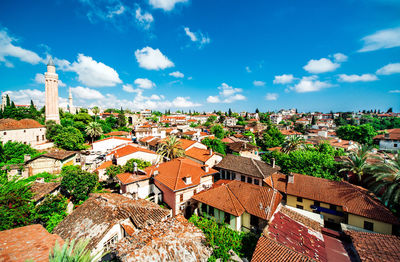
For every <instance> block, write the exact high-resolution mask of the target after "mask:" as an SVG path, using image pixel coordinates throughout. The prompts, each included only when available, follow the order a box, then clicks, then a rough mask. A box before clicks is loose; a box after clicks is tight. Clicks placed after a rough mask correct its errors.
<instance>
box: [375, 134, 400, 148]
mask: <svg viewBox="0 0 400 262" xmlns="http://www.w3.org/2000/svg"><path fill="white" fill-rule="evenodd" d="M384 132H385V133H383V134H380V135H377V136H375V137H374V142H375V143H376V144H379V149H380V150H388V151H397V150H399V149H400V128H395V129H387V130H385V131H384Z"/></svg>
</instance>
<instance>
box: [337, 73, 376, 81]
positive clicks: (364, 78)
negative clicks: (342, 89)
mask: <svg viewBox="0 0 400 262" xmlns="http://www.w3.org/2000/svg"><path fill="white" fill-rule="evenodd" d="M376 80H378V78H377V77H376V75H373V74H362V75H346V74H340V75H339V81H340V82H349V83H354V82H371V81H376Z"/></svg>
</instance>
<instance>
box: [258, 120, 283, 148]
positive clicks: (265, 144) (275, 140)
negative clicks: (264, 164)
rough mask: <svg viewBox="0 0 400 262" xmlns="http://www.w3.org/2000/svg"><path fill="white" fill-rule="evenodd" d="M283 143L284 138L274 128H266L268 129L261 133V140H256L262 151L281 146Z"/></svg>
mask: <svg viewBox="0 0 400 262" xmlns="http://www.w3.org/2000/svg"><path fill="white" fill-rule="evenodd" d="M284 141H285V136H284V135H283V134H282V133H281V131H279V129H278V128H276V126H272V125H271V126H268V128H267V129H266V130H265V131H264V132H263V134H262V138H261V139H258V141H257V145H258V146H260V147H261V148H262V149H263V150H267V149H268V148H271V147H277V146H282V145H283V142H284Z"/></svg>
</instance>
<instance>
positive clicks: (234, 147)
mask: <svg viewBox="0 0 400 262" xmlns="http://www.w3.org/2000/svg"><path fill="white" fill-rule="evenodd" d="M227 146H228V148H229V149H230V150H231V151H233V152H237V153H239V152H242V151H253V150H258V147H257V146H254V145H252V144H249V143H247V142H233V143H230V144H228V145H227Z"/></svg>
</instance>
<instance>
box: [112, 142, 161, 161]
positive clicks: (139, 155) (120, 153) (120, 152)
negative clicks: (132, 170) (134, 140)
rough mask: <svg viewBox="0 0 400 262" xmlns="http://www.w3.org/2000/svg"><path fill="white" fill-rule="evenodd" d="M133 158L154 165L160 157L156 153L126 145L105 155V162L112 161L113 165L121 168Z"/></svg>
mask: <svg viewBox="0 0 400 262" xmlns="http://www.w3.org/2000/svg"><path fill="white" fill-rule="evenodd" d="M133 158H135V159H140V160H142V161H147V162H150V163H151V164H155V163H157V162H158V161H159V160H160V156H159V155H158V154H157V153H156V152H154V151H151V150H148V149H146V148H141V147H139V146H137V145H134V144H128V145H123V146H121V147H118V148H116V149H113V150H112V151H111V152H110V153H108V154H107V156H106V161H113V163H114V165H120V166H123V165H125V164H126V162H128V160H130V159H133Z"/></svg>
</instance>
